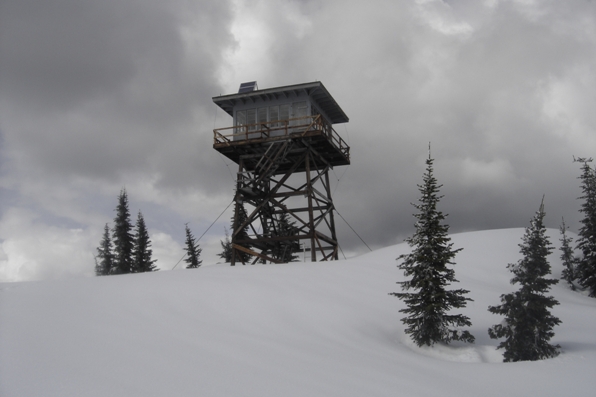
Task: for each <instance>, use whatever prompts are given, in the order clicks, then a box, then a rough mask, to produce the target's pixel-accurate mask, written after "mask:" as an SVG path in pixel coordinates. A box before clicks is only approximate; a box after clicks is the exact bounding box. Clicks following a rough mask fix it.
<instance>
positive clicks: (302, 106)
mask: <svg viewBox="0 0 596 397" xmlns="http://www.w3.org/2000/svg"><path fill="white" fill-rule="evenodd" d="M292 107H293V108H294V117H304V116H307V110H308V107H307V106H306V101H302V102H294V103H293V104H292Z"/></svg>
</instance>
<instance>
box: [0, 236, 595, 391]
mask: <svg viewBox="0 0 596 397" xmlns="http://www.w3.org/2000/svg"><path fill="white" fill-rule="evenodd" d="M550 233H551V235H552V236H553V237H552V238H551V242H553V243H554V244H555V245H556V246H557V247H558V239H559V236H558V233H557V231H556V230H551V231H550ZM522 234H523V229H506V230H492V231H485V232H473V233H462V234H457V235H453V236H452V238H453V240H452V242H453V243H454V248H460V247H463V248H464V250H463V251H462V252H460V253H459V254H458V255H457V257H456V262H457V265H456V266H455V270H456V278H458V279H459V280H460V283H458V284H456V285H455V286H454V288H455V287H457V288H465V289H468V290H470V291H471V292H470V294H469V295H468V296H469V297H471V298H472V299H474V302H470V303H469V304H468V307H467V308H466V309H465V310H461V311H459V312H461V313H464V314H466V315H467V316H469V317H470V318H471V320H472V323H473V326H472V327H471V328H470V331H471V332H472V333H473V335H474V336H475V337H476V344H475V345H465V344H457V343H456V344H453V345H450V346H444V345H439V346H437V345H435V346H434V347H432V348H417V347H416V346H415V345H413V344H412V343H411V342H410V340H409V338H407V337H406V336H405V335H404V333H403V326H402V324H401V322H400V321H399V319H400V318H401V317H403V315H402V313H398V310H399V309H400V308H402V307H403V306H402V303H401V302H400V301H399V300H398V299H397V298H395V297H393V296H389V295H388V293H389V292H393V291H398V286H397V285H396V284H395V282H396V281H398V280H400V279H402V274H401V271H400V270H399V269H397V267H396V261H395V258H396V257H397V256H398V255H400V254H401V253H404V252H406V251H407V250H408V247H407V246H406V245H404V244H401V245H397V246H392V247H387V248H384V249H381V250H378V251H375V252H372V253H369V254H366V255H363V256H360V257H357V258H353V259H349V260H346V261H338V262H330V263H292V264H284V265H265V266H263V265H257V266H236V267H230V266H227V265H212V266H203V267H201V268H199V269H195V270H187V271H169V272H168V271H162V272H157V273H152V274H136V275H125V276H111V277H97V278H89V279H76V280H64V281H44V282H28V283H0V395H1V396H3V397H17V396H18V397H27V396H73V397H74V396H76V397H82V396H102V397H103V396H111V397H113V396H143V397H148V396H259V397H265V396H276V397H278V396H342V397H349V396H358V397H362V396H433V397H435V396H464V397H465V396H470V397H472V396H474V397H477V396H499V397H503V396H590V395H593V394H592V393H594V390H595V389H596V375H595V370H596V332H595V331H596V299H592V298H588V297H587V296H585V295H582V294H580V293H577V292H573V291H571V290H570V289H569V288H568V287H567V286H566V285H565V283H563V282H561V283H559V284H558V285H556V286H555V287H554V288H553V289H552V291H551V293H552V295H554V296H555V297H556V299H558V300H559V301H560V303H561V304H560V305H559V306H556V307H555V308H554V310H553V313H554V314H555V315H556V316H558V317H559V318H560V319H561V320H562V324H561V325H560V326H558V327H556V328H555V332H556V335H555V337H554V339H553V340H552V342H553V343H558V344H560V345H561V346H562V349H563V352H562V354H561V355H560V356H559V357H557V358H554V359H550V360H544V361H539V362H521V363H502V362H501V361H502V353H501V351H497V350H496V349H495V347H496V345H497V343H498V342H497V341H495V340H491V339H489V337H488V334H487V329H488V327H489V326H491V325H493V324H495V323H497V322H499V321H501V319H502V318H501V317H499V316H495V315H492V314H490V313H489V312H488V311H487V307H488V306H489V305H496V304H498V303H499V296H500V295H501V294H502V293H505V292H509V291H511V290H513V289H516V287H513V286H511V285H510V284H509V279H510V278H511V273H509V272H508V270H507V269H506V265H507V263H509V262H515V261H517V259H519V257H520V255H519V247H518V244H519V243H520V242H521V236H522ZM558 257H559V251H558V250H556V251H554V252H553V254H552V255H551V257H550V259H551V264H552V265H553V276H556V277H559V276H560V273H561V270H562V269H561V265H560V261H559V260H558Z"/></svg>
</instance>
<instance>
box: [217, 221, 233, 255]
mask: <svg viewBox="0 0 596 397" xmlns="http://www.w3.org/2000/svg"><path fill="white" fill-rule="evenodd" d="M224 232H225V234H226V238H225V239H224V240H221V241H220V243H221V249H222V251H221V252H220V253H219V254H218V255H219V257H220V258H221V259H223V260H224V262H226V263H230V262H232V241H230V234H229V233H228V229H227V228H226V227H224Z"/></svg>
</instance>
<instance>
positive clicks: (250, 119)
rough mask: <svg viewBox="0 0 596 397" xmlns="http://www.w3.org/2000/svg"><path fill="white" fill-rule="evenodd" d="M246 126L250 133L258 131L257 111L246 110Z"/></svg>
mask: <svg viewBox="0 0 596 397" xmlns="http://www.w3.org/2000/svg"><path fill="white" fill-rule="evenodd" d="M246 124H248V130H249V131H254V130H256V129H257V126H256V124H257V109H246Z"/></svg>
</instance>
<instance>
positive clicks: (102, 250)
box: [95, 223, 114, 276]
mask: <svg viewBox="0 0 596 397" xmlns="http://www.w3.org/2000/svg"><path fill="white" fill-rule="evenodd" d="M112 249H113V248H112V239H111V238H110V228H109V227H108V224H107V223H106V226H105V228H104V233H103V237H102V239H101V242H100V243H99V247H97V256H96V257H95V275H96V276H107V275H108V274H110V273H111V272H112V268H113V267H114V254H113V252H112Z"/></svg>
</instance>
